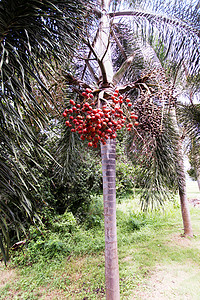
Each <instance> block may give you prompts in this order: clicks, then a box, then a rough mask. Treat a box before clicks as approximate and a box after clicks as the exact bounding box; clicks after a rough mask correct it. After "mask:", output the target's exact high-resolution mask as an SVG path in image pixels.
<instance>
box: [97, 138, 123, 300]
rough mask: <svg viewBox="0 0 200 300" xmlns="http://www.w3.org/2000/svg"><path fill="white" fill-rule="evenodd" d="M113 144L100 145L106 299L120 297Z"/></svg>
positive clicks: (112, 142) (115, 299)
mask: <svg viewBox="0 0 200 300" xmlns="http://www.w3.org/2000/svg"><path fill="white" fill-rule="evenodd" d="M115 144H116V141H115V140H108V141H107V144H106V145H101V156H102V171H103V199H104V224H105V279H106V299H107V300H118V299H120V293H119V267H118V255H117V226H116V188H115V178H116V173H115V160H116V158H115V156H116V150H115Z"/></svg>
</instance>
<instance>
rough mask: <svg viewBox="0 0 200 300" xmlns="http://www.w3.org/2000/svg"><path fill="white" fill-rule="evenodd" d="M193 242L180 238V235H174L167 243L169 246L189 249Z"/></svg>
mask: <svg viewBox="0 0 200 300" xmlns="http://www.w3.org/2000/svg"><path fill="white" fill-rule="evenodd" d="M193 244H194V242H193V240H191V239H190V238H187V237H184V236H181V235H180V234H174V235H172V236H171V238H170V241H169V242H167V245H169V246H181V247H184V248H185V247H191V246H194V245H193Z"/></svg>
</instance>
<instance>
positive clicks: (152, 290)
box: [0, 182, 200, 300]
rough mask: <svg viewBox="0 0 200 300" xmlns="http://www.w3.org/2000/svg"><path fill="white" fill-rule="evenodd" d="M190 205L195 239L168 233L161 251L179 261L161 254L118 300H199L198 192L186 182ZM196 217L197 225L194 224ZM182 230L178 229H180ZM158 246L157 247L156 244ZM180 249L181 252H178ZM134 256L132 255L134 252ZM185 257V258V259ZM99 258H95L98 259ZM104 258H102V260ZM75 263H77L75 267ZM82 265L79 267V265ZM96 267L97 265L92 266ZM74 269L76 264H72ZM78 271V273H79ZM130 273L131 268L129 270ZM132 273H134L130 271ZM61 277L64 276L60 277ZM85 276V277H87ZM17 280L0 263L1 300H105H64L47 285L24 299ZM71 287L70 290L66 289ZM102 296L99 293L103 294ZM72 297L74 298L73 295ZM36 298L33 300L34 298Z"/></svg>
mask: <svg viewBox="0 0 200 300" xmlns="http://www.w3.org/2000/svg"><path fill="white" fill-rule="evenodd" d="M188 184H189V191H190V192H189V194H188V198H189V204H190V208H191V209H194V210H195V213H193V217H194V220H193V221H194V223H193V225H194V226H193V230H194V238H192V239H191V238H184V237H182V236H181V234H180V232H179V233H174V232H173V233H171V234H170V235H169V238H168V239H166V241H165V245H164V246H166V248H164V246H163V249H170V248H171V249H172V248H173V249H177V252H178V254H179V253H180V259H178V260H177V257H176V258H174V260H173V255H174V254H173V253H171V256H170V259H168V255H164V256H163V257H164V259H162V261H159V260H158V262H157V263H156V265H155V266H153V268H149V270H150V271H149V270H148V272H147V273H146V275H145V276H144V278H143V279H142V280H141V281H139V283H138V284H137V286H136V287H135V288H134V289H133V290H132V293H130V294H129V295H127V296H123V297H121V299H122V300H123V299H124V300H134V299H136V300H146V299H154V300H200V293H199V282H200V271H199V259H200V239H199V238H198V236H196V234H197V233H198V235H199V234H200V230H199V213H200V197H199V193H198V194H195V193H194V192H193V191H194V190H195V189H194V185H195V183H194V182H189V183H188ZM195 218H196V220H197V222H195ZM180 230H181V228H180ZM157 246H158V247H159V246H160V245H159V244H158V245H157ZM179 250H180V252H179ZM133 252H134V251H133V249H130V252H129V253H128V251H126V255H125V256H124V257H123V258H122V259H121V263H125V264H126V263H127V268H128V265H131V264H132V265H133V264H135V261H134V260H133V257H134V256H133ZM189 252H190V255H188V256H187V253H189ZM134 255H135V253H134ZM187 257H188V259H187ZM84 259H85V258H83V259H82V261H81V260H78V261H77V263H78V264H79V266H78V267H77V270H74V272H73V275H72V276H74V278H72V279H73V281H74V282H75V281H78V280H80V279H81V278H79V277H80V274H82V273H80V272H82V271H81V270H83V269H82V267H83V264H84ZM97 259H98V258H97ZM102 259H103V256H102V257H101V260H102ZM77 263H76V264H77ZM80 264H81V265H80ZM94 264H96V262H95V263H94ZM74 266H75V265H74ZM79 269H80V270H79ZM130 272H131V268H130ZM133 273H134V271H133ZM62 276H64V274H63V275H62ZM86 277H87V276H86ZM17 280H18V273H17V271H16V270H15V269H12V268H10V267H8V268H7V269H6V268H4V266H3V263H0V290H1V289H2V288H4V289H5V287H6V286H9V288H8V291H9V292H8V293H7V294H6V293H5V295H6V296H5V297H4V296H2V297H3V298H2V297H1V295H0V299H2V300H11V299H17V300H18V299H20V300H24V299H33V300H35V299H41V300H56V299H57V300H62V299H69V300H75V299H77V300H79V299H80V300H86V299H87V300H96V299H105V298H104V296H102V297H101V296H100V297H98V298H95V296H93V297H92V298H91V297H90V291H89V292H88V294H87V296H88V297H84V298H83V297H81V298H79V296H78V295H75V293H73V294H71V295H70V296H67V297H66V294H65V293H64V291H63V290H62V289H57V288H55V289H51V288H50V287H49V289H48V286H46V287H44V288H43V287H40V288H39V289H38V290H37V292H36V293H35V294H34V295H35V296H33V298H32V297H31V298H30V297H29V296H27V298H24V296H23V295H24V294H23V293H21V291H20V289H19V290H17V289H15V290H13V289H12V285H13V284H15V283H16V282H17ZM69 288H70V287H69ZM103 294H104V293H102V295H103ZM72 295H73V296H72ZM34 297H35V298H34Z"/></svg>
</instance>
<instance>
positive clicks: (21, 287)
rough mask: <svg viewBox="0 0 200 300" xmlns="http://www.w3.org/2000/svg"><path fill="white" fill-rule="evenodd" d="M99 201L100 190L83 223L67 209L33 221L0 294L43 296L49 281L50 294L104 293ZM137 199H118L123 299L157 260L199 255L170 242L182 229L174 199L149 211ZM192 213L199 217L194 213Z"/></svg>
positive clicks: (190, 258)
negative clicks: (10, 278) (163, 207)
mask: <svg viewBox="0 0 200 300" xmlns="http://www.w3.org/2000/svg"><path fill="white" fill-rule="evenodd" d="M132 197H133V196H132ZM102 201H103V200H102V197H100V196H99V197H97V198H95V197H94V198H93V201H92V202H91V205H90V209H89V212H88V217H87V218H86V220H85V222H84V223H80V222H79V220H77V219H76V218H75V217H74V216H73V214H72V213H71V212H68V211H66V212H65V213H64V214H63V215H53V214H52V213H49V212H47V213H46V215H47V216H46V218H45V222H44V224H41V225H40V226H38V227H36V226H32V227H31V228H30V231H29V239H28V240H27V243H26V245H25V247H24V248H23V249H22V250H21V251H20V250H19V251H17V252H15V253H12V260H11V263H10V265H9V267H10V268H15V270H16V272H17V273H18V277H17V280H15V281H14V282H12V283H9V282H8V283H7V284H6V285H5V286H4V287H3V288H2V289H1V291H0V298H1V299H23V300H25V299H34V300H35V299H46V298H45V297H47V294H48V292H49V286H51V288H50V290H51V292H52V293H54V294H55V298H52V299H77V300H79V299H80V300H83V299H105V288H104V282H105V278H104V225H103V203H102ZM137 205H138V202H137V199H134V198H132V199H130V198H129V199H128V197H127V196H126V197H125V198H123V199H121V200H120V203H119V204H118V205H117V229H118V252H119V268H120V289H121V298H122V299H129V296H130V295H131V293H132V292H133V291H134V289H136V288H137V287H138V285H140V283H141V282H142V281H143V280H144V278H146V277H147V276H148V274H149V272H150V271H151V270H152V268H154V266H155V265H156V264H157V263H158V262H161V261H177V262H180V260H185V261H186V262H187V261H193V262H194V263H195V264H197V263H198V260H200V253H199V251H198V253H197V252H196V255H195V259H194V253H195V251H196V250H195V249H180V247H178V246H177V247H170V246H169V245H168V242H169V241H170V237H171V235H172V234H177V235H180V234H181V233H182V222H181V214H180V208H179V205H178V204H177V203H176V202H172V203H169V204H168V206H166V210H165V211H154V212H148V213H142V212H140V211H139V209H138V206H137ZM195 218H196V219H197V220H198V221H199V217H198V215H197V214H195ZM196 238H198V237H196ZM13 295H15V298H13ZM130 299H131V298H130Z"/></svg>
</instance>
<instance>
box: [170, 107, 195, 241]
mask: <svg viewBox="0 0 200 300" xmlns="http://www.w3.org/2000/svg"><path fill="white" fill-rule="evenodd" d="M171 116H172V120H173V124H174V128H175V130H176V133H177V137H178V141H177V149H176V151H177V158H178V159H177V166H176V169H177V170H176V172H177V177H178V189H179V197H180V204H181V213H182V220H183V227H184V236H191V237H192V236H193V232H192V224H191V218H190V210H189V203H188V199H187V192H186V176H185V170H184V158H183V146H182V139H181V137H180V133H179V128H178V124H177V119H176V111H175V108H174V109H173V110H171Z"/></svg>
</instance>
